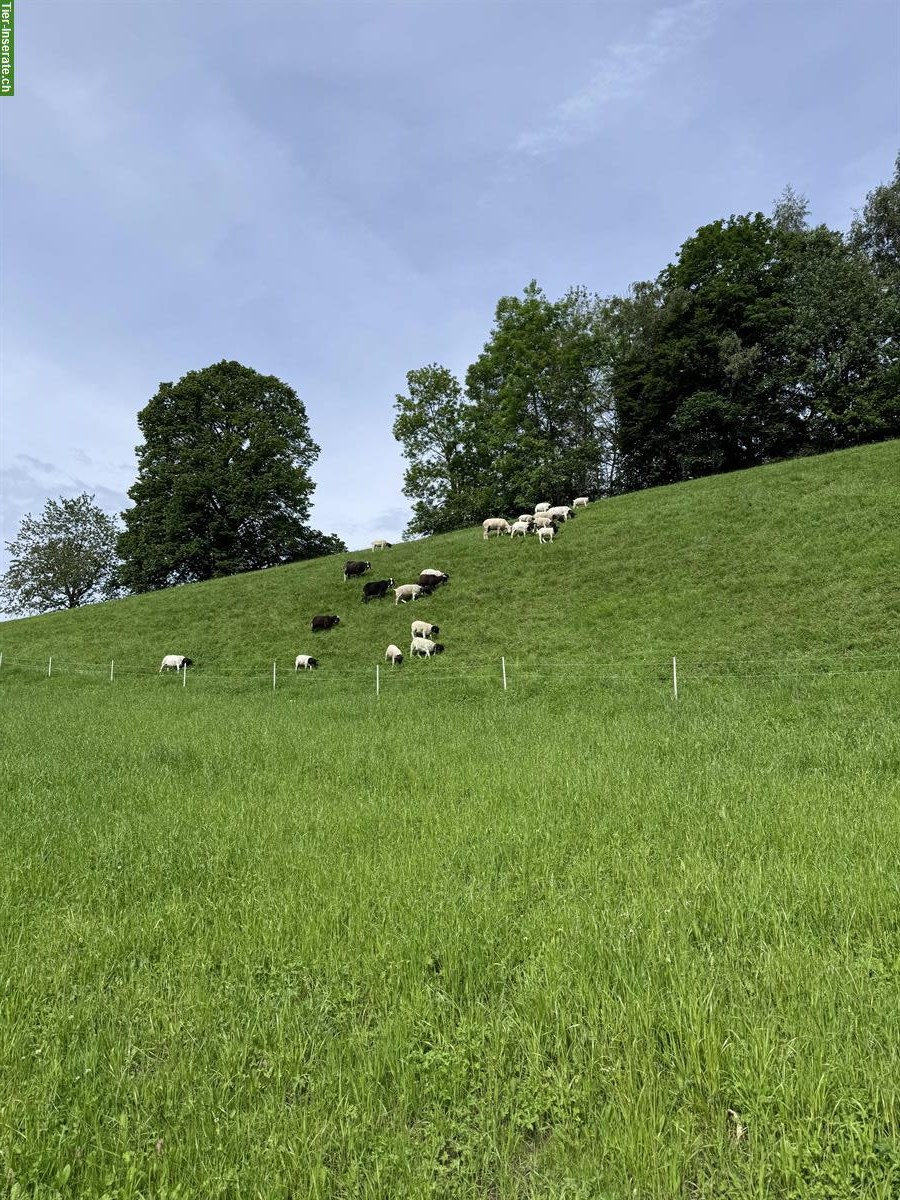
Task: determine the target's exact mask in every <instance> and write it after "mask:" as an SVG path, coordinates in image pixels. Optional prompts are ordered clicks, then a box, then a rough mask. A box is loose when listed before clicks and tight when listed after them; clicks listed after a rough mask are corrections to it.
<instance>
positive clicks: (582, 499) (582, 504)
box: [572, 496, 588, 508]
mask: <svg viewBox="0 0 900 1200" xmlns="http://www.w3.org/2000/svg"><path fill="white" fill-rule="evenodd" d="M587 506H588V498H587V496H576V497H575V499H574V500H573V501H572V507H573V508H587Z"/></svg>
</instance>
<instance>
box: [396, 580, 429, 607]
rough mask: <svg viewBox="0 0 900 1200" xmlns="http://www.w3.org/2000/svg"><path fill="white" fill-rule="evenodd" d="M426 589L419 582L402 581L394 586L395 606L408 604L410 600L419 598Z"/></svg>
mask: <svg viewBox="0 0 900 1200" xmlns="http://www.w3.org/2000/svg"><path fill="white" fill-rule="evenodd" d="M424 591H425V589H424V588H423V587H422V585H421V584H418V583H401V584H400V586H399V587H395V588H394V607H396V606H397V605H398V604H406V602H407V601H408V600H418V598H419V597H420V596H421V595H422V593H423V592H424Z"/></svg>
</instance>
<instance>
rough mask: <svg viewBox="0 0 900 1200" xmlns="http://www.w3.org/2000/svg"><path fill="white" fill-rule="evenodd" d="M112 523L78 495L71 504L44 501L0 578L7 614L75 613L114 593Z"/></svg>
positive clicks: (13, 545)
mask: <svg viewBox="0 0 900 1200" xmlns="http://www.w3.org/2000/svg"><path fill="white" fill-rule="evenodd" d="M117 537H118V529H117V528H116V523H115V521H114V519H113V518H112V517H110V516H108V515H107V514H106V513H105V512H103V510H102V509H100V508H98V507H97V505H96V504H94V497H93V496H89V495H88V494H87V492H83V493H82V494H81V495H80V496H75V498H74V499H71V500H67V499H65V498H64V497H62V496H61V497H60V498H59V500H48V501H47V503H46V504H45V505H44V511H43V513H42V514H41V516H40V517H39V518H35V517H33V516H31V514H30V513H29V514H28V515H27V516H26V517H25V518H24V520H23V521H22V524H21V526H20V528H19V535H18V537H17V538H16V540H15V541H14V542H7V543H6V548H7V550H8V551H9V554H10V558H11V560H12V561H11V562H10V566H9V569H8V570H7V571H6V573H5V574H4V575H3V576H0V599H2V601H3V604H4V606H5V607H6V610H7V611H8V612H11V613H16V614H22V615H27V614H29V613H44V612H53V611H54V610H55V609H60V608H78V607H79V605H82V604H90V603H91V602H92V601H96V600H108V599H110V598H111V597H112V596H115V595H116V594H117V593H118V590H119V588H118V585H117V582H116V570H117V567H118V558H117V556H116V539H117Z"/></svg>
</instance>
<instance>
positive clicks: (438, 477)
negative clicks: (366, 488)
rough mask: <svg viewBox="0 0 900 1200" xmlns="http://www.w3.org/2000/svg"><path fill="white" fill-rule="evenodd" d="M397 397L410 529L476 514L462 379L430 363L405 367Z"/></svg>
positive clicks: (455, 522)
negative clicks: (403, 389)
mask: <svg viewBox="0 0 900 1200" xmlns="http://www.w3.org/2000/svg"><path fill="white" fill-rule="evenodd" d="M406 383H407V394H405V395H398V396H397V397H396V400H395V403H394V408H395V411H396V413H397V416H396V419H395V420H394V437H395V438H396V439H397V441H398V442H400V444H401V445H402V447H403V454H404V457H405V458H406V459H407V460H408V462H409V466H408V467H407V468H406V471H405V472H404V475H403V494H404V495H405V496H409V498H410V499H411V500H412V501H413V516H412V520H411V521H410V523H409V525H408V526H407V530H406V531H407V533H410V534H422V533H425V534H428V533H445V532H446V531H447V530H450V529H458V528H459V527H460V526H462V525H466V524H468V523H469V522H471V521H472V520H474V519H475V517H476V516H477V507H476V506H475V501H474V498H473V491H474V486H473V480H472V478H471V474H470V470H469V466H470V460H471V456H470V454H469V453H468V451H467V441H468V438H467V425H468V422H467V416H468V414H467V411H466V404H465V401H464V399H463V394H462V389H461V388H460V386H459V381H458V380H457V379H456V378H455V376H453V375H452V374H451V373H450V371H448V370H447V368H446V367H442V366H440V365H439V364H438V363H431V364H430V365H429V366H427V367H420V368H419V369H418V370H415V371H409V372H407V376H406Z"/></svg>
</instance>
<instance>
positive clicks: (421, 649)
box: [409, 637, 444, 658]
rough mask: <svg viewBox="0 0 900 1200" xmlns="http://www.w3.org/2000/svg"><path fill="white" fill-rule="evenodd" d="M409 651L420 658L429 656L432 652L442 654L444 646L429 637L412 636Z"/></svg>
mask: <svg viewBox="0 0 900 1200" xmlns="http://www.w3.org/2000/svg"><path fill="white" fill-rule="evenodd" d="M409 652H410V654H412V655H413V656H415V655H419V657H420V658H431V657H432V655H434V654H443V653H444V647H443V646H442V645H441V643H440V642H432V641H431V639H430V638H422V637H414V638H413V640H412V642H411V643H410V647H409Z"/></svg>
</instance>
